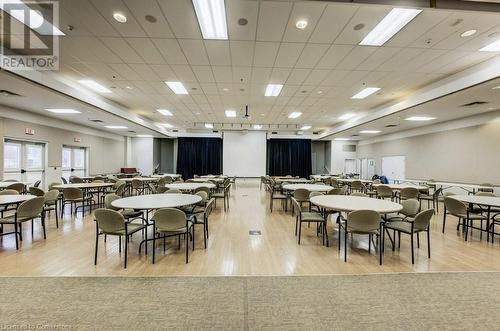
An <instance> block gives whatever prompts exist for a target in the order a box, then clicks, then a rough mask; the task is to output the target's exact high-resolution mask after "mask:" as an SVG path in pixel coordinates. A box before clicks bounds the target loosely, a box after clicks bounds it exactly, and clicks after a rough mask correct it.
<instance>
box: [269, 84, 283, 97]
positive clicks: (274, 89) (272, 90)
mask: <svg viewBox="0 0 500 331" xmlns="http://www.w3.org/2000/svg"><path fill="white" fill-rule="evenodd" d="M282 88H283V85H282V84H268V85H267V87H266V92H265V93H264V96H266V97H277V96H278V95H279V94H280V93H281V89H282Z"/></svg>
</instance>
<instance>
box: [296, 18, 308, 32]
mask: <svg viewBox="0 0 500 331" xmlns="http://www.w3.org/2000/svg"><path fill="white" fill-rule="evenodd" d="M295 27H296V28H297V29H300V30H304V29H305V28H306V27H307V21H306V20H299V21H297V22H295Z"/></svg>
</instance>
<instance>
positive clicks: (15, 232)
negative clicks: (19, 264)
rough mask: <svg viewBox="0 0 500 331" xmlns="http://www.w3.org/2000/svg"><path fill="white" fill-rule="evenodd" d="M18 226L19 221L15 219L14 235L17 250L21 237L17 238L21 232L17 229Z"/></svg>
mask: <svg viewBox="0 0 500 331" xmlns="http://www.w3.org/2000/svg"><path fill="white" fill-rule="evenodd" d="M17 227H18V225H17V221H15V222H14V235H15V236H16V250H18V249H19V239H18V238H17V236H18V234H19V233H18V231H17Z"/></svg>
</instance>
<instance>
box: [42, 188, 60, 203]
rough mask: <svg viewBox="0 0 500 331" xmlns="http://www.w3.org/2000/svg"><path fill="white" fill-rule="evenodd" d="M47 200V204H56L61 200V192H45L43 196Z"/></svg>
mask: <svg viewBox="0 0 500 331" xmlns="http://www.w3.org/2000/svg"><path fill="white" fill-rule="evenodd" d="M43 197H44V198H45V203H53V202H56V201H57V199H58V198H59V190H50V191H47V192H45V195H44V196H43Z"/></svg>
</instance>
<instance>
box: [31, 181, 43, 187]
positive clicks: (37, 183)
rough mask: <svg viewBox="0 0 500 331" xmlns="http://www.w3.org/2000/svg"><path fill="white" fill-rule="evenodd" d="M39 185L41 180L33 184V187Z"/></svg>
mask: <svg viewBox="0 0 500 331" xmlns="http://www.w3.org/2000/svg"><path fill="white" fill-rule="evenodd" d="M41 183H42V181H41V180H37V181H36V182H35V184H33V187H39V186H40V184H41Z"/></svg>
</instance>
